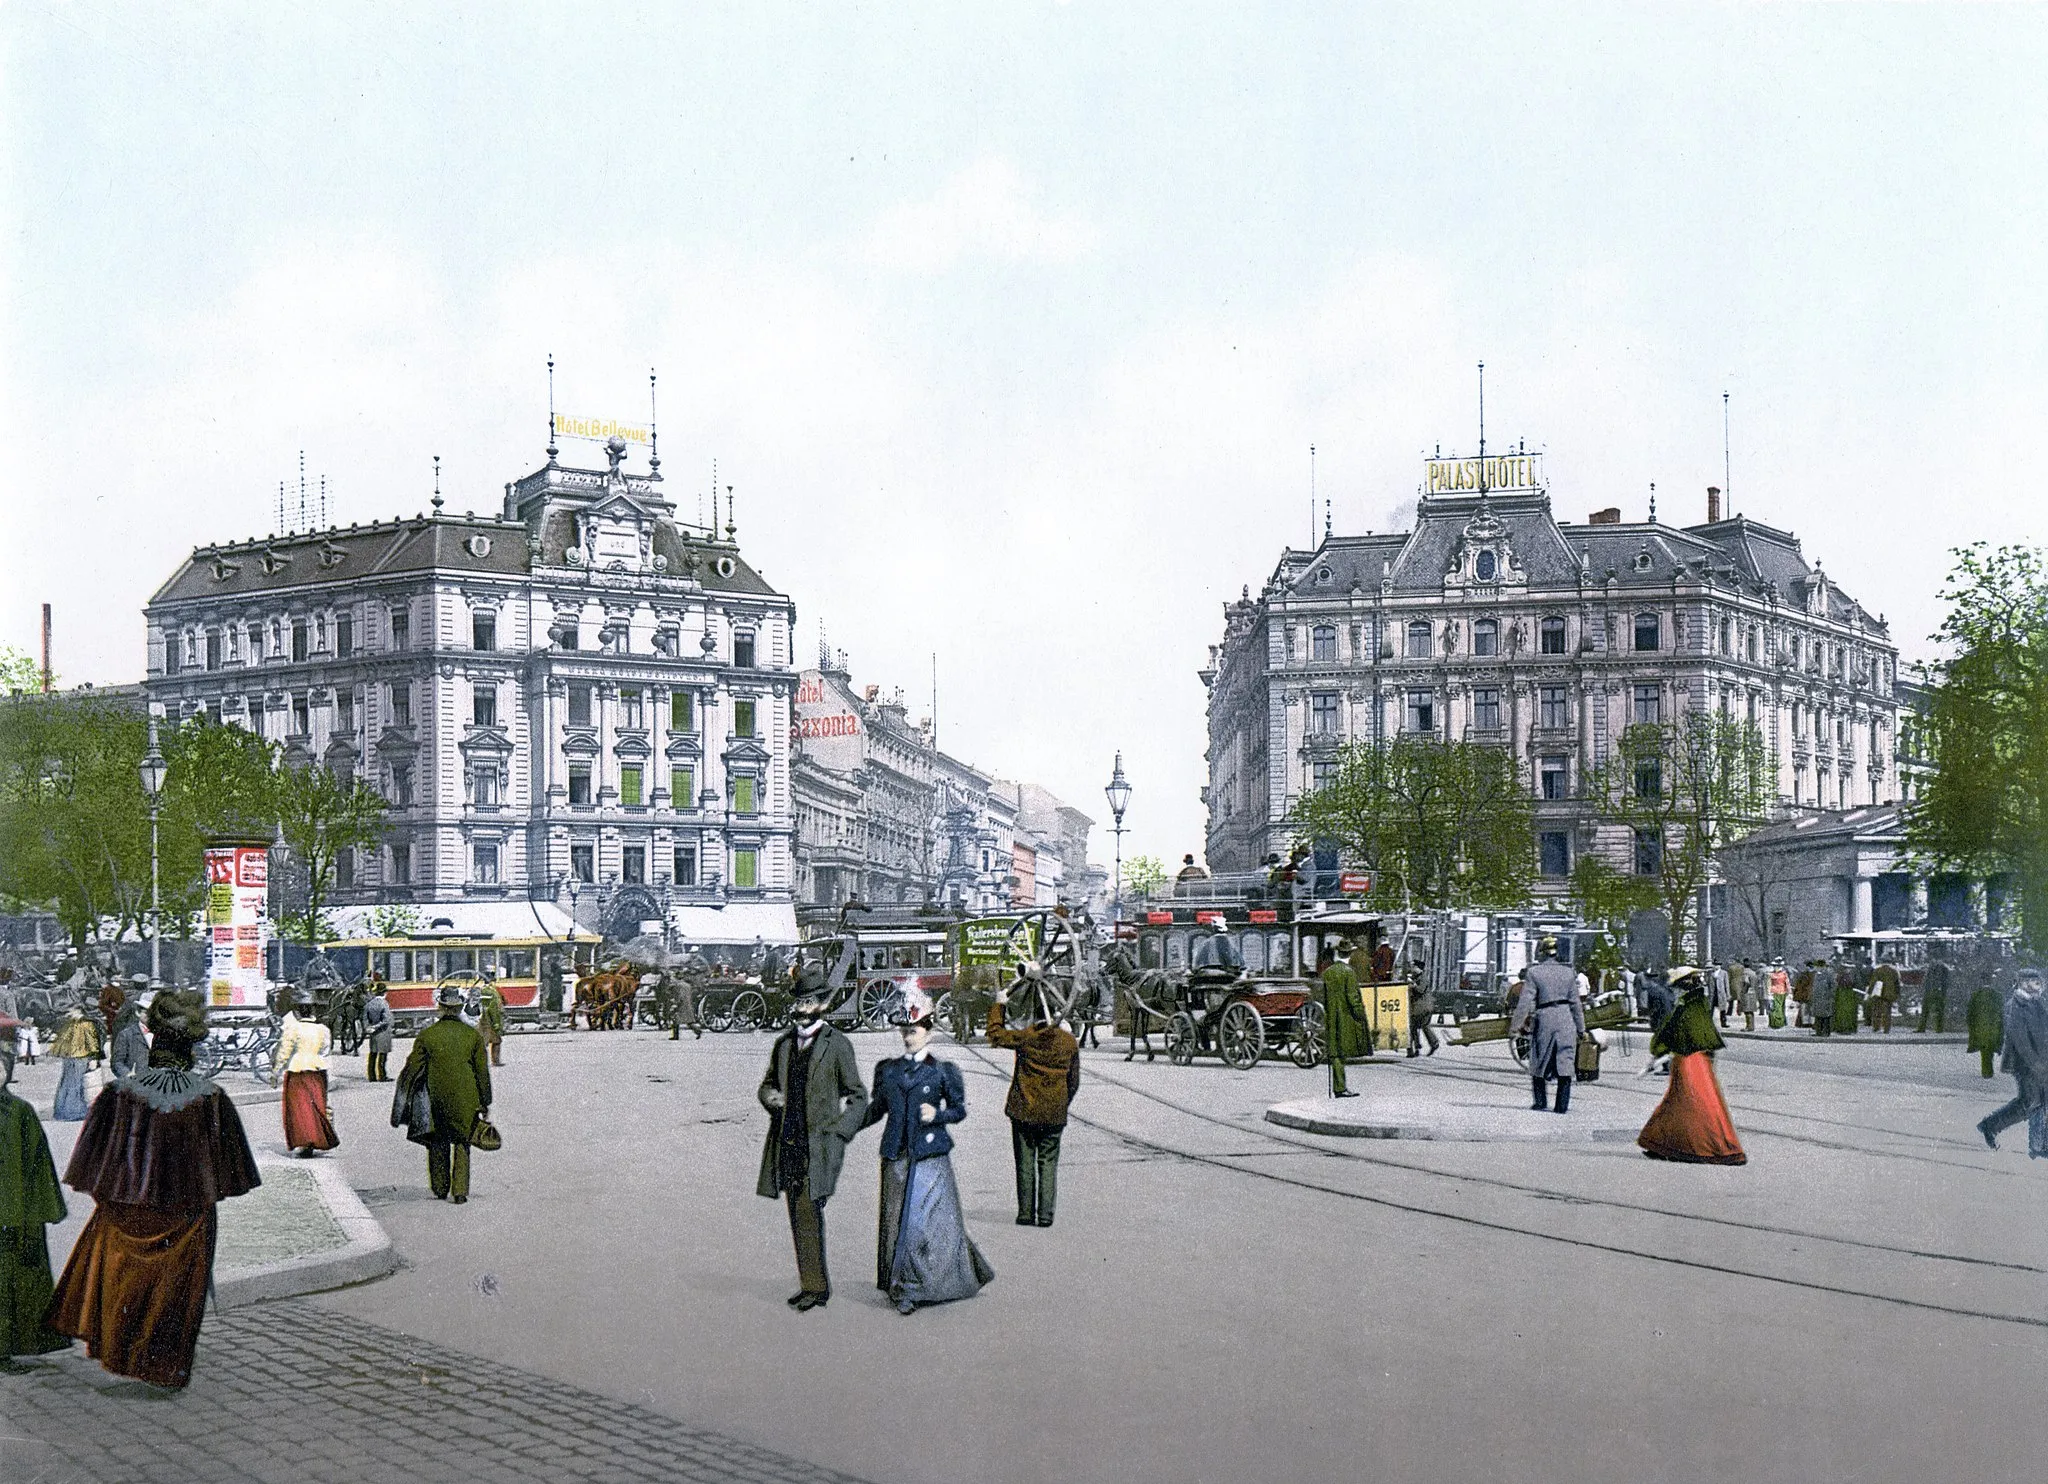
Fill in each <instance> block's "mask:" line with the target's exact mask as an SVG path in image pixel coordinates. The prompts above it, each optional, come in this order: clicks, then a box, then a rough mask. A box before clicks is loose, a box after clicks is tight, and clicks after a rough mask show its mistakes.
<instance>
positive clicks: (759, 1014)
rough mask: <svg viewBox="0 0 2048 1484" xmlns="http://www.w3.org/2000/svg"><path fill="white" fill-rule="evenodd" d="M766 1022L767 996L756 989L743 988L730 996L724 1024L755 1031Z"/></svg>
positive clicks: (737, 1028)
mask: <svg viewBox="0 0 2048 1484" xmlns="http://www.w3.org/2000/svg"><path fill="white" fill-rule="evenodd" d="M767 1023H768V996H766V995H764V994H762V993H761V991H760V990H758V989H743V990H741V991H740V992H739V993H738V994H736V995H734V996H733V997H732V1008H731V1009H730V1010H729V1011H728V1012H727V1014H726V1024H728V1025H730V1026H731V1027H732V1028H733V1029H734V1030H739V1031H757V1030H759V1029H760V1028H761V1027H762V1026H764V1025H766V1024H767Z"/></svg>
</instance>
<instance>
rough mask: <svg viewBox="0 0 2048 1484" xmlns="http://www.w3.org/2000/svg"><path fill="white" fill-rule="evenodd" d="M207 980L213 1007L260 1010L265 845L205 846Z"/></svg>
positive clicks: (265, 981) (266, 907)
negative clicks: (249, 1006) (253, 1008)
mask: <svg viewBox="0 0 2048 1484" xmlns="http://www.w3.org/2000/svg"><path fill="white" fill-rule="evenodd" d="M206 934H207V938H208V940H209V946H210V953H209V958H208V964H209V969H208V973H207V979H208V981H209V984H210V987H211V990H212V1001H213V1003H214V1004H215V1005H229V1006H240V1005H252V1006H260V1005H263V1004H265V1003H266V1002H267V1000H268V997H269V994H270V979H269V976H268V975H267V974H266V972H265V965H266V964H267V963H268V962H269V951H270V847H269V845H268V844H258V843H253V842H246V841H224V842H221V843H218V844H213V845H208V846H207V847H206Z"/></svg>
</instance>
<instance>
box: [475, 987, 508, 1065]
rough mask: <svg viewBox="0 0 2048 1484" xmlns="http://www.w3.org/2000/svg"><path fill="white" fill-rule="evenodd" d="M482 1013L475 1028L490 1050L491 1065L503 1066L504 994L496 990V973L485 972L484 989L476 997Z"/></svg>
mask: <svg viewBox="0 0 2048 1484" xmlns="http://www.w3.org/2000/svg"><path fill="white" fill-rule="evenodd" d="M477 998H478V1000H479V1001H480V1002H481V1003H482V1006H483V1012H482V1013H481V1014H480V1015H478V1016H477V1022H476V1028H477V1029H478V1030H479V1031H481V1032H482V1033H483V1038H484V1045H486V1046H488V1047H489V1048H490V1050H491V1065H492V1066H494V1067H502V1066H503V1065H505V1056H504V1051H503V1047H504V1045H505V992H504V991H503V990H501V989H499V988H498V972H497V970H495V969H492V970H489V971H487V972H486V974H485V977H484V987H483V990H482V992H481V993H480V994H479V995H478V996H477Z"/></svg>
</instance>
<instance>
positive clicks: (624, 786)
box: [619, 768, 640, 804]
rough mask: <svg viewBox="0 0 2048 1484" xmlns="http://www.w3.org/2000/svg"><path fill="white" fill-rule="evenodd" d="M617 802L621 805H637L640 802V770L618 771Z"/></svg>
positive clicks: (622, 769)
mask: <svg viewBox="0 0 2048 1484" xmlns="http://www.w3.org/2000/svg"><path fill="white" fill-rule="evenodd" d="M619 802H620V803H622V804H637V803H639V802H640V770H639V769H638V768H621V769H619Z"/></svg>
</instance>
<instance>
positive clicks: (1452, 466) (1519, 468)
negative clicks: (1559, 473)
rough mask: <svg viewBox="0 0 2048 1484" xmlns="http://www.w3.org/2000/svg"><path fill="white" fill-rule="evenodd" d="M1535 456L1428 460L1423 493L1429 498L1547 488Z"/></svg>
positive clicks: (1425, 468) (1424, 468) (1509, 455)
mask: <svg viewBox="0 0 2048 1484" xmlns="http://www.w3.org/2000/svg"><path fill="white" fill-rule="evenodd" d="M1538 457H1539V456H1538V455H1536V454H1533V453H1511V454H1503V455H1502V456H1501V457H1499V458H1485V459H1426V460H1424V461H1423V481H1422V489H1423V493H1424V494H1429V495H1455V494H1463V493H1464V492H1465V491H1466V490H1470V491H1472V492H1473V493H1474V494H1477V493H1478V492H1479V491H1480V490H1534V489H1541V488H1543V481H1542V477H1541V475H1540V473H1539V471H1538V470H1537V468H1536V460H1537V458H1538Z"/></svg>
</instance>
